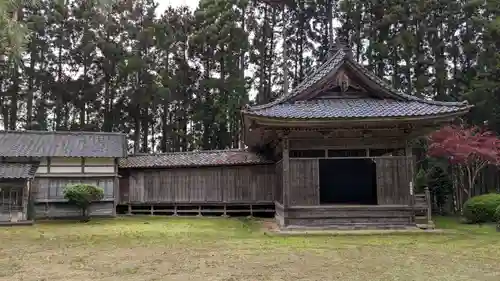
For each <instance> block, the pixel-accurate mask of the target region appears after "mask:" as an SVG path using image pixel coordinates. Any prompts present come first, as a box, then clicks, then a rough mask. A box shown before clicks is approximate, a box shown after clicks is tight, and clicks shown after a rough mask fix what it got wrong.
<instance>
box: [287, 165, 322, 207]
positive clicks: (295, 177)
mask: <svg viewBox="0 0 500 281" xmlns="http://www.w3.org/2000/svg"><path fill="white" fill-rule="evenodd" d="M318 204H319V160H318V159H294V158H291V159H290V205H292V206H293V205H304V206H307V205H318Z"/></svg>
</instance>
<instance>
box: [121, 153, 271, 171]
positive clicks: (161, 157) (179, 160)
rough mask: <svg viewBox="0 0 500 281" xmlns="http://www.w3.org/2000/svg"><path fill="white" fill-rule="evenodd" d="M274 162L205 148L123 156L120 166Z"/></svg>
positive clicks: (166, 166)
mask: <svg viewBox="0 0 500 281" xmlns="http://www.w3.org/2000/svg"><path fill="white" fill-rule="evenodd" d="M267 163H272V162H271V161H269V160H267V159H265V158H264V157H263V156H261V155H259V154H256V153H253V152H249V151H245V150H204V151H193V152H174V153H163V154H152V155H130V156H129V157H127V158H121V159H120V161H119V167H120V168H173V167H200V166H231V165H252V164H253V165H256V164H267Z"/></svg>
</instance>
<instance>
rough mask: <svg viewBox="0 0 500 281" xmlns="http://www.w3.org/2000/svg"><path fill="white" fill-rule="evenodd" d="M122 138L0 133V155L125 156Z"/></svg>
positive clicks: (100, 134)
mask: <svg viewBox="0 0 500 281" xmlns="http://www.w3.org/2000/svg"><path fill="white" fill-rule="evenodd" d="M125 144H126V141H125V135H124V134H119V133H104V132H45V131H2V132H0V156H6V157H113V158H114V157H125V156H126V155H127V152H126V146H125Z"/></svg>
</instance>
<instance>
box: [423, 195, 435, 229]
mask: <svg viewBox="0 0 500 281" xmlns="http://www.w3.org/2000/svg"><path fill="white" fill-rule="evenodd" d="M424 190H425V203H426V205H427V213H426V214H427V226H432V225H433V224H434V223H433V222H432V210H431V193H430V192H429V187H427V186H426V187H425V189H424Z"/></svg>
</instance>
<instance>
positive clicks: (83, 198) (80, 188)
mask: <svg viewBox="0 0 500 281" xmlns="http://www.w3.org/2000/svg"><path fill="white" fill-rule="evenodd" d="M103 197H104V190H103V189H102V188H99V187H97V186H93V185H90V184H75V185H69V186H67V187H66V188H65V189H64V198H66V199H68V201H69V202H70V203H72V204H74V205H76V206H77V207H78V208H80V209H81V211H82V216H83V217H84V218H87V219H88V217H89V212H88V209H89V207H90V204H92V201H98V200H101V199H102V198H103Z"/></svg>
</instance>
